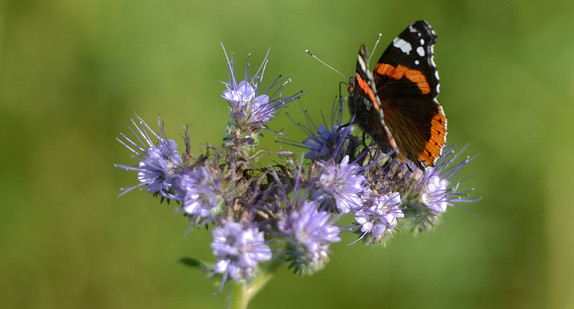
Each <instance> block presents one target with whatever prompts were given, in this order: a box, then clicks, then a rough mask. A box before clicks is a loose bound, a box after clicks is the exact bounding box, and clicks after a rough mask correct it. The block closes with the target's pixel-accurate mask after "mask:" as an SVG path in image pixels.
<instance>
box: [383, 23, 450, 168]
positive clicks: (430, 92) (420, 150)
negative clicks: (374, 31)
mask: <svg viewBox="0 0 574 309" xmlns="http://www.w3.org/2000/svg"><path fill="white" fill-rule="evenodd" d="M436 39H437V36H436V34H435V32H434V31H433V29H432V27H431V26H430V25H429V24H428V23H427V22H426V21H417V22H415V23H413V24H411V25H410V26H409V27H408V28H407V29H405V30H404V31H403V32H401V34H399V35H398V36H397V37H396V38H395V39H394V40H393V43H392V44H391V45H389V47H387V49H386V50H385V52H384V53H383V55H382V56H381V58H380V59H379V61H378V63H377V65H376V67H375V69H374V72H373V79H374V82H375V85H376V91H377V92H376V93H377V94H378V97H379V102H380V104H381V109H382V111H383V113H382V115H383V121H384V123H385V124H386V127H387V128H388V130H389V131H390V133H391V136H392V137H393V138H394V140H395V141H396V144H397V147H398V157H399V159H401V160H402V161H406V160H411V161H413V162H415V163H418V164H419V166H421V167H425V166H433V165H434V163H435V161H436V159H437V158H438V157H439V156H440V155H441V152H442V148H443V147H444V145H445V144H446V132H447V131H446V116H445V114H444V112H443V110H442V107H441V106H440V104H439V103H438V101H437V100H436V97H437V96H438V93H439V79H438V71H437V69H436V65H435V63H434V60H433V56H434V50H433V48H434V44H435V42H436Z"/></svg>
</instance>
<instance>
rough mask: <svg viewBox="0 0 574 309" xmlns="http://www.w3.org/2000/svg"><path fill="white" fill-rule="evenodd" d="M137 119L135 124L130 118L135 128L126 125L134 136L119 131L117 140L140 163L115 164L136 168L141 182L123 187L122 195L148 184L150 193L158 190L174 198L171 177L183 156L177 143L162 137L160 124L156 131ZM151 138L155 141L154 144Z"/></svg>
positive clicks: (172, 179)
mask: <svg viewBox="0 0 574 309" xmlns="http://www.w3.org/2000/svg"><path fill="white" fill-rule="evenodd" d="M138 119H139V122H138V123H136V122H135V121H134V120H133V119H132V124H133V126H134V128H131V127H129V126H128V128H129V129H130V131H132V133H133V134H134V135H135V137H136V138H135V139H134V140H132V139H130V138H129V137H127V136H126V135H125V134H121V138H118V139H117V140H118V141H119V142H120V143H122V145H124V146H125V147H126V148H127V149H129V150H130V151H131V152H132V153H133V154H134V157H135V158H136V159H137V160H139V161H140V162H139V164H138V166H137V167H134V166H126V165H121V164H115V166H116V167H119V168H123V169H125V170H132V171H137V172H138V180H139V181H140V184H139V185H136V186H133V187H130V188H126V189H124V188H122V194H121V195H123V194H125V193H127V192H129V191H131V190H133V189H135V188H140V187H142V186H147V191H148V192H149V193H152V194H156V193H159V194H160V195H161V196H163V197H166V198H173V197H174V196H173V193H172V189H173V186H174V178H175V175H176V174H177V173H178V171H179V170H180V169H181V165H182V159H181V157H180V155H179V153H178V152H177V144H176V142H175V141H173V140H171V139H170V140H168V139H166V138H165V135H164V133H163V126H162V125H161V123H159V132H158V133H156V132H154V131H153V130H152V129H151V128H150V127H149V126H148V125H147V123H145V121H143V120H142V119H141V118H139V117H138ZM158 122H159V120H158ZM138 135H139V136H138ZM152 138H155V139H156V140H157V141H156V142H155V143H154V142H153V141H152Z"/></svg>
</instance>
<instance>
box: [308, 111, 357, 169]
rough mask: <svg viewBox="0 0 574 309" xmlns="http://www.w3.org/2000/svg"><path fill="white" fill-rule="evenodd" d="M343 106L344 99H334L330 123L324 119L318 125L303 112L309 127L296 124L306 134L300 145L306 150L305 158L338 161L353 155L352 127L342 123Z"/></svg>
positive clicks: (353, 138)
mask: <svg viewBox="0 0 574 309" xmlns="http://www.w3.org/2000/svg"><path fill="white" fill-rule="evenodd" d="M343 106H344V101H341V100H336V101H335V103H334V104H333V108H332V111H331V123H330V124H327V123H326V121H324V124H321V125H319V126H316V125H315V124H314V123H313V121H312V120H311V117H310V116H309V115H308V114H307V112H305V117H306V118H307V122H308V123H309V126H310V127H311V128H308V127H306V126H304V125H301V124H298V125H299V127H300V128H301V129H302V130H303V131H304V132H305V133H306V134H307V135H308V137H307V138H306V139H305V140H304V141H303V145H302V147H303V148H305V149H307V150H308V152H307V153H306V154H305V159H313V160H325V161H326V160H329V159H334V160H335V161H340V160H341V159H342V158H343V156H345V155H353V152H354V150H355V148H356V145H354V143H353V141H354V140H355V137H354V136H352V135H351V132H352V131H353V127H352V126H349V125H348V124H345V125H343V124H342V117H343ZM329 128H330V129H329ZM351 145H353V146H355V147H352V146H351Z"/></svg>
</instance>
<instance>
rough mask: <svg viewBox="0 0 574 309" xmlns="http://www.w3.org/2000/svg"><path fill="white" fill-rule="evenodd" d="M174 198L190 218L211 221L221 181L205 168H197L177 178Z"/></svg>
mask: <svg viewBox="0 0 574 309" xmlns="http://www.w3.org/2000/svg"><path fill="white" fill-rule="evenodd" d="M176 183H177V186H176V196H177V199H178V200H179V201H181V203H182V209H183V211H184V212H185V213H186V214H187V215H189V216H190V217H191V221H192V222H196V221H197V219H201V218H204V219H207V222H210V221H211V216H212V215H213V214H214V211H215V210H216V207H217V205H218V196H220V186H221V181H220V180H219V179H218V178H216V177H215V175H213V174H212V172H211V171H210V170H209V168H207V167H203V166H199V167H197V168H195V169H193V170H190V171H187V172H186V173H184V174H183V175H179V176H178V177H177V181H176Z"/></svg>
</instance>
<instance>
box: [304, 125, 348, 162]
mask: <svg viewBox="0 0 574 309" xmlns="http://www.w3.org/2000/svg"><path fill="white" fill-rule="evenodd" d="M352 131H353V127H351V126H348V127H340V126H339V127H337V126H333V127H331V131H329V129H328V128H327V127H326V126H325V125H323V124H322V125H320V126H319V127H318V128H317V134H316V135H315V134H311V135H310V136H309V137H308V138H306V139H305V140H304V141H303V145H304V147H305V148H306V149H308V150H309V152H307V153H306V154H305V159H328V158H331V157H332V156H333V155H334V154H335V152H336V151H337V149H338V148H341V146H342V144H343V143H344V141H345V139H347V138H350V136H351V132H352ZM339 150H340V149H339Z"/></svg>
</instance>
